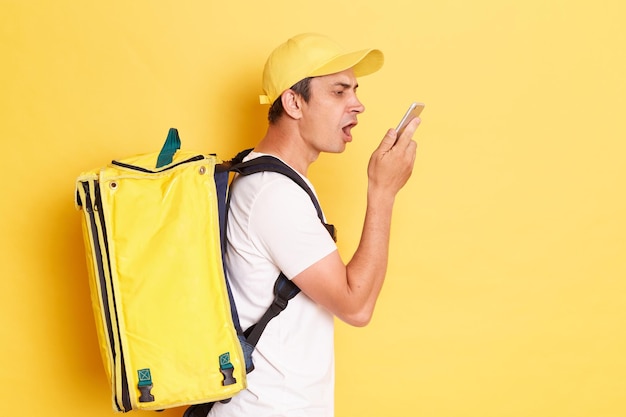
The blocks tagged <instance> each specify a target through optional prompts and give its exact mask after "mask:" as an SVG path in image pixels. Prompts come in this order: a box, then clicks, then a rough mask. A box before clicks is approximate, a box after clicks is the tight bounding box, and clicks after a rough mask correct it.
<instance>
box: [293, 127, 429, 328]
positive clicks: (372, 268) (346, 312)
mask: <svg viewBox="0 0 626 417" xmlns="http://www.w3.org/2000/svg"><path fill="white" fill-rule="evenodd" d="M418 125H419V119H414V121H412V122H411V123H410V124H409V125H408V126H407V128H406V130H405V131H404V133H403V135H402V136H401V137H400V138H399V139H398V142H397V143H396V144H395V145H394V142H395V139H396V133H395V130H393V129H390V130H389V131H388V132H387V134H386V135H385V137H384V138H383V140H382V142H381V144H380V145H379V146H378V148H377V149H376V150H375V151H374V153H373V154H372V157H371V158H370V162H369V166H368V189H367V209H366V212H365V221H364V224H363V231H362V233H361V240H360V242H359V246H358V248H357V250H356V251H355V253H354V256H353V257H352V259H351V260H350V261H349V262H348V264H347V265H346V264H344V263H343V261H342V259H341V257H340V256H339V253H338V252H337V251H334V252H333V253H331V254H329V255H327V256H326V257H324V258H323V259H321V260H320V261H318V262H316V263H315V264H313V265H311V266H310V267H309V268H307V269H305V270H304V271H302V272H301V273H300V274H298V275H297V276H295V277H294V278H293V282H294V283H295V284H296V285H298V287H300V289H301V290H302V292H304V293H305V294H306V295H307V296H309V297H310V298H311V299H313V300H314V301H315V302H317V303H318V304H320V305H322V306H323V307H325V308H326V309H327V310H329V311H330V312H331V313H333V314H334V315H335V316H337V317H338V318H339V319H341V320H343V321H344V322H346V323H348V324H351V325H353V326H365V325H366V324H368V323H369V321H370V320H371V318H372V315H373V313H374V307H375V305H376V300H377V299H378V295H379V294H380V291H381V289H382V285H383V282H384V279H385V273H386V271H387V261H388V258H389V235H390V229H391V215H392V211H393V205H394V201H395V197H396V194H397V193H398V191H400V189H401V188H402V187H403V186H404V184H406V182H407V181H408V179H409V177H410V176H411V172H412V170H413V164H414V163H415V154H416V148H417V144H416V143H415V142H414V141H413V140H412V139H411V138H412V136H413V133H414V132H415V129H417V126H418Z"/></svg>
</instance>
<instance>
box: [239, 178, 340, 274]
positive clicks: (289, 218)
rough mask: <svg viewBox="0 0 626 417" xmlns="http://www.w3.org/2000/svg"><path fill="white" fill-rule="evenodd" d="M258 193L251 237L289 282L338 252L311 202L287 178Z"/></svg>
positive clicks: (307, 196) (252, 217)
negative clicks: (334, 252)
mask: <svg viewBox="0 0 626 417" xmlns="http://www.w3.org/2000/svg"><path fill="white" fill-rule="evenodd" d="M275 175H276V176H277V177H276V179H275V180H273V181H270V182H268V183H266V184H265V185H264V186H263V189H262V190H260V192H259V194H258V196H257V199H256V201H255V202H254V206H253V208H252V211H251V216H250V227H251V228H253V229H254V230H253V233H250V236H251V237H252V239H253V244H254V245H255V246H257V248H258V249H259V250H260V251H262V252H265V253H267V255H268V256H269V257H270V259H272V262H274V264H275V265H276V266H277V267H278V268H279V269H280V270H281V271H282V272H283V273H284V274H285V275H286V276H287V277H288V278H289V279H291V278H293V277H295V276H297V275H298V274H299V273H300V272H302V271H304V270H305V269H307V268H308V267H310V266H311V265H313V264H314V263H316V262H317V261H319V260H321V259H322V258H324V257H325V256H327V255H328V254H330V253H332V252H333V251H335V250H336V249H337V246H336V244H335V242H334V241H333V239H332V238H331V237H330V234H329V233H328V231H327V230H326V228H325V227H324V225H323V223H322V222H321V221H320V219H319V217H318V216H317V211H316V210H315V206H314V205H313V203H312V201H311V198H310V197H309V195H308V194H307V193H306V191H304V190H303V189H302V188H300V186H298V185H297V184H295V183H294V182H293V181H292V180H290V179H289V178H286V177H283V176H282V175H280V174H275Z"/></svg>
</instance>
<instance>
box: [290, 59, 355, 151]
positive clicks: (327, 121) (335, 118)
mask: <svg viewBox="0 0 626 417" xmlns="http://www.w3.org/2000/svg"><path fill="white" fill-rule="evenodd" d="M357 87H358V84H357V80H356V77H355V76H354V72H353V71H352V69H348V70H345V71H342V72H338V73H336V74H331V75H325V76H322V77H315V78H313V79H312V80H311V85H310V88H311V96H310V98H309V102H308V103H305V102H304V101H303V102H302V119H301V120H300V132H301V134H302V137H303V139H304V140H305V141H306V142H307V144H308V145H309V146H311V147H313V148H314V149H315V150H316V151H318V152H332V153H338V152H343V151H344V150H345V148H346V143H348V142H351V141H352V133H351V130H352V128H353V127H354V126H356V124H357V115H358V114H359V113H362V112H363V111H365V107H364V106H363V104H361V102H360V101H359V99H358V98H357V96H356V90H357Z"/></svg>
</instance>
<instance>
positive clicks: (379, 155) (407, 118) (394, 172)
mask: <svg viewBox="0 0 626 417" xmlns="http://www.w3.org/2000/svg"><path fill="white" fill-rule="evenodd" d="M423 109H424V104H423V103H412V104H411V106H409V109H408V110H407V111H406V113H405V115H404V117H403V118H402V120H401V121H400V123H399V124H398V127H397V128H396V129H395V131H394V130H393V129H389V130H388V131H387V134H386V135H385V137H384V138H383V140H382V142H381V143H380V145H379V146H378V148H377V149H376V150H375V151H374V153H373V154H372V157H371V158H370V163H369V166H368V177H369V180H370V185H371V188H370V191H371V192H374V193H382V194H383V195H385V194H387V195H389V194H390V195H393V196H395V194H396V193H397V192H398V191H400V189H401V188H402V187H403V186H404V184H406V182H407V181H408V179H409V177H410V176H411V173H412V172H413V165H414V163H415V157H416V152H417V143H416V142H415V141H414V140H413V139H412V138H413V133H414V132H415V129H417V124H418V121H416V122H414V123H413V124H411V122H412V121H413V120H415V119H416V118H418V116H419V114H420V113H421V111H422V110H423ZM407 126H410V127H409V130H406V131H405V129H406V128H407ZM394 133H395V137H394Z"/></svg>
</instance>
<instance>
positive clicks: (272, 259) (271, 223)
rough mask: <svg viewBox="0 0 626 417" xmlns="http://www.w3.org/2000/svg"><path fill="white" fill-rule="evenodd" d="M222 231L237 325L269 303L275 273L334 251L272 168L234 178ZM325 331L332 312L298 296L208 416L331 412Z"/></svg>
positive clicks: (305, 199)
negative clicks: (237, 385) (236, 387)
mask: <svg viewBox="0 0 626 417" xmlns="http://www.w3.org/2000/svg"><path fill="white" fill-rule="evenodd" d="M259 155H260V154H258V153H252V154H250V155H249V156H248V157H247V158H246V159H251V158H254V157H257V156H259ZM303 178H304V177H303ZM304 179H305V181H306V182H307V184H308V185H309V186H310V187H311V189H313V187H312V185H311V184H310V182H309V181H308V180H307V179H306V178H304ZM227 236H228V247H227V250H226V265H227V275H228V278H229V280H230V285H231V289H232V292H233V297H234V299H235V303H236V305H237V311H238V313H239V318H240V321H241V326H242V328H243V329H244V330H245V329H247V328H248V327H250V326H251V325H252V324H254V323H256V322H257V321H258V320H259V319H260V318H261V316H262V315H263V314H264V313H265V311H266V310H267V308H268V307H269V305H270V304H271V303H272V300H273V299H274V295H273V288H274V282H275V281H276V278H277V277H278V275H279V273H280V271H282V272H283V273H284V274H285V275H286V276H287V278H289V279H291V278H293V277H294V276H296V275H298V274H299V273H300V272H302V271H304V270H305V269H306V268H308V267H309V266H311V265H313V264H314V263H316V262H317V261H319V260H320V259H322V258H324V257H325V256H327V255H328V254H330V253H332V252H333V251H335V250H336V249H337V246H336V244H335V242H334V241H333V240H332V238H331V237H330V235H329V234H328V232H327V231H326V228H325V227H324V226H323V224H322V223H321V222H320V220H319V218H318V216H317V212H316V210H315V207H314V206H313V203H312V202H311V199H310V198H309V196H308V194H307V193H306V192H305V191H304V190H302V188H300V186H298V185H297V184H296V183H295V182H293V181H292V180H291V179H289V178H288V177H286V176H284V175H282V174H278V173H274V172H262V173H258V174H253V175H249V176H245V177H244V176H239V177H238V178H237V179H236V180H235V182H234V183H233V186H232V197H231V203H230V211H229V218H228V228H227ZM333 336H334V329H333V316H332V314H330V313H329V312H328V311H327V310H325V309H324V308H322V307H320V306H319V305H317V304H316V303H314V302H313V301H312V300H311V299H310V298H308V297H307V296H306V295H305V294H303V293H299V294H298V295H297V296H296V297H295V298H293V299H292V300H290V301H289V305H288V306H287V308H286V309H285V310H284V311H283V312H282V313H281V314H279V315H278V316H277V317H275V318H274V319H273V320H272V321H271V322H270V323H269V324H268V326H267V327H266V329H265V331H264V332H263V334H262V335H261V338H260V340H259V343H258V344H257V348H256V350H255V352H254V353H253V361H254V366H255V370H254V371H253V372H251V373H250V374H248V376H247V379H248V388H247V389H246V390H244V391H242V392H240V393H239V394H237V395H236V396H235V397H234V398H233V399H232V400H231V401H230V402H229V403H227V404H221V403H218V404H216V405H215V406H214V407H213V409H212V410H211V412H210V413H209V416H212V417H244V416H250V417H280V416H284V417H330V416H333V414H334V341H333Z"/></svg>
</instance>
